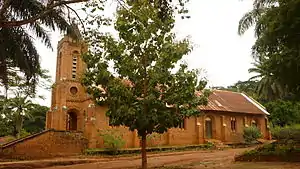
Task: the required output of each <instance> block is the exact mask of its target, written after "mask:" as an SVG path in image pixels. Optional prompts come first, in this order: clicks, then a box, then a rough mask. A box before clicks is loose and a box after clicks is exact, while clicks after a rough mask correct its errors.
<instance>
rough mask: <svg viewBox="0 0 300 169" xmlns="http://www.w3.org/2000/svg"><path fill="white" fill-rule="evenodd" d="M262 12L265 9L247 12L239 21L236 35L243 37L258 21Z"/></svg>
mask: <svg viewBox="0 0 300 169" xmlns="http://www.w3.org/2000/svg"><path fill="white" fill-rule="evenodd" d="M264 11H265V8H259V9H253V10H252V11H249V12H247V13H246V14H245V15H244V16H243V17H242V18H241V19H240V21H239V26H238V34H239V35H243V34H244V33H245V32H246V31H247V30H248V29H249V28H250V27H251V26H253V25H254V24H255V23H256V22H257V21H258V19H259V18H260V16H261V15H262V14H263V13H264Z"/></svg>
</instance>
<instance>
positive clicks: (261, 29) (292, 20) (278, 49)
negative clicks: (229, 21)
mask: <svg viewBox="0 0 300 169" xmlns="http://www.w3.org/2000/svg"><path fill="white" fill-rule="evenodd" d="M299 11H300V1H299V0H289V1H285V0H257V1H254V2H253V10H252V11H251V12H249V13H247V14H246V15H245V16H244V17H243V18H242V19H241V21H240V25H239V33H240V34H243V33H244V32H245V31H246V30H247V29H248V28H249V27H251V26H255V34H256V37H257V40H256V42H255V44H254V45H253V48H252V49H253V55H254V57H255V58H257V59H259V60H262V61H265V60H267V62H265V63H267V64H268V70H269V72H272V76H274V77H276V80H278V82H279V83H281V84H284V85H285V86H286V87H287V89H288V93H289V94H290V93H292V94H294V96H295V99H297V100H299V99H300V87H299V84H300V77H299V76H296V75H297V74H299V73H300V61H299V58H300V55H299V53H300V47H299V45H298V44H299V43H300V40H299V36H300V34H299V33H300V32H299V30H300V29H299V28H300V23H299V22H298V20H299V17H300V12H299ZM265 63H264V64H265Z"/></svg>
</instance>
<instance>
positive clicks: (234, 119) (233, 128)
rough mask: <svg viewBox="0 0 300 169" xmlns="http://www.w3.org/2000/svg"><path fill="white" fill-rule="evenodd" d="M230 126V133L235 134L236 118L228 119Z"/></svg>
mask: <svg viewBox="0 0 300 169" xmlns="http://www.w3.org/2000/svg"><path fill="white" fill-rule="evenodd" d="M230 124H231V125H230V126H231V131H233V132H235V131H236V118H235V117H231V118H230Z"/></svg>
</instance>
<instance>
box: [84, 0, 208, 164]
mask: <svg viewBox="0 0 300 169" xmlns="http://www.w3.org/2000/svg"><path fill="white" fill-rule="evenodd" d="M124 2H125V4H124V6H121V7H119V8H118V10H117V15H116V21H115V24H114V27H115V29H116V31H117V32H118V38H114V37H113V36H111V35H109V34H102V33H101V32H97V30H95V31H93V32H90V34H89V40H90V45H91V48H90V49H91V50H90V51H89V53H87V54H86V55H85V56H84V61H85V62H86V64H87V70H86V73H85V76H84V78H83V80H82V83H83V84H84V85H85V86H86V89H87V92H88V93H90V94H91V95H92V96H93V98H94V100H95V102H96V103H97V104H99V105H107V106H108V111H107V113H106V115H107V116H108V117H109V119H110V120H109V121H110V123H111V124H112V125H115V126H126V127H128V128H129V130H130V131H135V130H137V132H138V135H139V137H140V139H141V150H142V151H141V152H142V168H143V169H146V168H147V157H146V136H147V135H149V134H151V133H153V132H156V133H164V132H166V131H167V130H168V129H169V128H172V127H178V126H179V124H180V123H181V122H182V120H184V119H185V118H188V117H191V116H196V115H199V114H200V112H199V110H198V109H197V107H198V106H199V105H202V104H206V103H207V96H208V94H209V92H207V91H204V92H202V94H201V95H198V96H197V95H196V91H202V90H203V89H204V87H205V85H206V81H204V80H199V79H197V77H198V73H199V72H198V71H197V70H188V67H187V65H186V64H184V63H181V64H179V63H180V62H179V61H180V60H181V59H182V57H183V56H184V55H186V54H188V53H189V52H190V51H191V47H190V44H189V42H188V40H186V39H185V40H176V39H175V34H174V33H171V31H172V29H173V27H174V24H175V18H174V11H173V9H168V11H167V12H165V15H164V18H163V19H162V18H161V17H160V12H161V11H160V8H159V3H160V1H159V0H153V1H148V0H136V1H131V0H125V1H124ZM95 37H96V38H95ZM109 62H111V63H113V66H112V67H111V69H112V70H111V71H109V69H110V68H109ZM177 64H179V65H178V69H177V71H174V68H176V65H177ZM172 70H173V71H172Z"/></svg>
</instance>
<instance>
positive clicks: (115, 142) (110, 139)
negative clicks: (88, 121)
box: [99, 129, 125, 152]
mask: <svg viewBox="0 0 300 169" xmlns="http://www.w3.org/2000/svg"><path fill="white" fill-rule="evenodd" d="M99 135H100V137H102V139H103V144H104V148H105V149H108V150H110V151H114V152H115V151H117V150H119V149H120V148H122V147H123V146H124V145H125V140H124V139H123V135H122V134H121V132H120V131H119V130H117V129H103V130H99Z"/></svg>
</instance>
